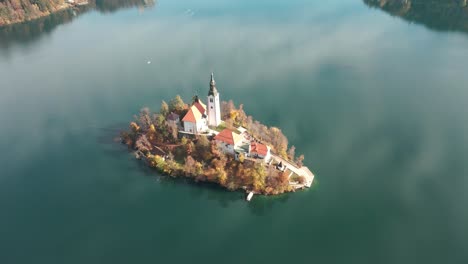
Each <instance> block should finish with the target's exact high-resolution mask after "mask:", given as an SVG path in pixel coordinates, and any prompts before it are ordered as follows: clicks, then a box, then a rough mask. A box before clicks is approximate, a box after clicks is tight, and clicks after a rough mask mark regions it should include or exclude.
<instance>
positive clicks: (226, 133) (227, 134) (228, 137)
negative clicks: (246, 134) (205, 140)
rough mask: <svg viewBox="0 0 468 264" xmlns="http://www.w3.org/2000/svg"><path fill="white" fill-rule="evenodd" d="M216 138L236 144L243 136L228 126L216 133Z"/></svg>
mask: <svg viewBox="0 0 468 264" xmlns="http://www.w3.org/2000/svg"><path fill="white" fill-rule="evenodd" d="M214 139H215V140H219V141H222V142H224V143H227V144H229V145H236V144H237V143H238V142H239V141H240V140H241V136H240V135H238V134H236V133H234V132H233V131H231V130H229V129H227V128H226V129H224V130H223V131H221V132H220V133H219V134H218V135H216V136H215V137H214Z"/></svg>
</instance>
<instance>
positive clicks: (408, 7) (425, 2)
mask: <svg viewBox="0 0 468 264" xmlns="http://www.w3.org/2000/svg"><path fill="white" fill-rule="evenodd" d="M363 1H364V3H365V4H367V5H368V6H370V7H375V8H380V9H382V10H384V11H385V12H388V13H389V14H391V15H393V16H398V17H401V18H403V19H405V20H407V21H409V22H412V23H418V24H423V25H425V26H427V27H428V28H430V29H434V30H442V31H462V32H468V0H363Z"/></svg>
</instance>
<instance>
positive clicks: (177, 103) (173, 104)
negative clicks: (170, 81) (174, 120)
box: [169, 95, 185, 114]
mask: <svg viewBox="0 0 468 264" xmlns="http://www.w3.org/2000/svg"><path fill="white" fill-rule="evenodd" d="M184 109H185V103H184V101H183V100H182V98H181V97H180V95H177V96H176V97H175V98H174V99H172V100H171V101H170V102H169V111H171V112H175V113H178V114H180V113H181V112H182V111H183V110H184Z"/></svg>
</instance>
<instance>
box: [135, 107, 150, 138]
mask: <svg viewBox="0 0 468 264" xmlns="http://www.w3.org/2000/svg"><path fill="white" fill-rule="evenodd" d="M136 120H137V122H138V125H139V126H140V127H141V129H142V130H143V131H144V132H146V131H148V129H149V127H150V126H151V124H152V123H153V122H152V120H151V112H150V110H149V108H148V107H144V108H142V109H140V113H139V114H138V116H137V117H136Z"/></svg>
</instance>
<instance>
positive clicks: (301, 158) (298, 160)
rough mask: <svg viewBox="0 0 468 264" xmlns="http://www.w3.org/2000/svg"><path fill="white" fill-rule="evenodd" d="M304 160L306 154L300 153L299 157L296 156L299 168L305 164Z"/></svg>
mask: <svg viewBox="0 0 468 264" xmlns="http://www.w3.org/2000/svg"><path fill="white" fill-rule="evenodd" d="M303 162H304V155H300V156H299V157H297V158H296V164H297V166H299V168H300V167H302V166H304V164H303Z"/></svg>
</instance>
